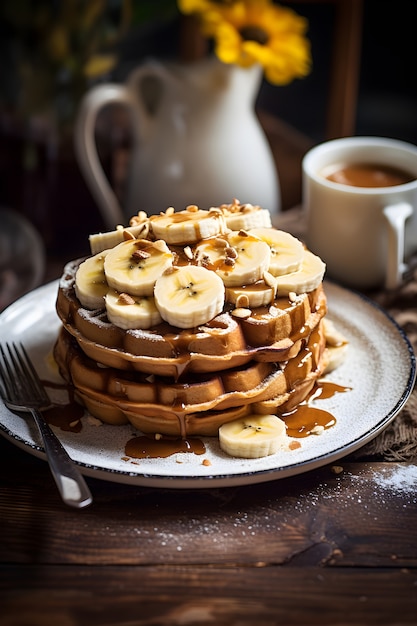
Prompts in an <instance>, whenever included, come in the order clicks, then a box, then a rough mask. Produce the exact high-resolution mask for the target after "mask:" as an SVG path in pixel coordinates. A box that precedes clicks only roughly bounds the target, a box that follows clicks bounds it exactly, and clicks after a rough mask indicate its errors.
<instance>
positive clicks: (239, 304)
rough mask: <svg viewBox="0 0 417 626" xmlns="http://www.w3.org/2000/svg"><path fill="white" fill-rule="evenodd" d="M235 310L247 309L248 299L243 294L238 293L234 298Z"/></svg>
mask: <svg viewBox="0 0 417 626" xmlns="http://www.w3.org/2000/svg"><path fill="white" fill-rule="evenodd" d="M236 308H238V309H239V308H243V309H247V308H249V297H248V296H247V295H246V294H245V293H240V294H239V295H238V297H237V298H236Z"/></svg>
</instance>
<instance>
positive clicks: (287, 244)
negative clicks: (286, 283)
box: [250, 228, 304, 276]
mask: <svg viewBox="0 0 417 626" xmlns="http://www.w3.org/2000/svg"><path fill="white" fill-rule="evenodd" d="M250 234H251V235H255V237H259V239H262V241H265V242H266V243H267V244H268V246H269V247H270V248H271V262H270V264H269V268H268V271H269V272H270V273H271V274H272V275H273V276H282V275H283V274H289V273H290V272H296V271H297V270H298V269H300V266H301V263H302V260H303V256H304V245H303V244H302V243H301V241H300V240H299V239H296V237H293V235H291V234H290V233H287V232H285V231H283V230H275V228H252V229H251V230H250Z"/></svg>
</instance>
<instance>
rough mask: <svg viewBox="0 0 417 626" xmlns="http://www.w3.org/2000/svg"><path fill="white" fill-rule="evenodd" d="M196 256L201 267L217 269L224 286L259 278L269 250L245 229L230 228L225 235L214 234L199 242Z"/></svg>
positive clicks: (265, 268)
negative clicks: (234, 229) (208, 238)
mask: <svg viewBox="0 0 417 626" xmlns="http://www.w3.org/2000/svg"><path fill="white" fill-rule="evenodd" d="M195 258H196V259H197V262H198V263H200V264H201V265H202V266H203V267H206V268H207V269H210V270H212V271H214V272H216V273H217V274H218V275H219V276H220V277H221V278H222V280H223V282H224V284H225V285H226V286H227V287H233V286H239V287H240V286H242V285H250V284H252V283H255V282H256V281H258V280H260V279H261V278H262V276H263V274H264V272H265V271H266V270H267V269H268V266H269V262H270V258H271V251H270V248H269V246H268V244H267V243H265V242H264V241H261V240H260V239H259V238H258V237H254V236H253V235H249V234H248V233H247V232H246V231H238V232H234V231H233V232H231V233H229V234H227V235H225V236H224V238H217V237H215V238H214V239H211V240H209V241H203V242H202V243H200V244H198V245H197V246H196V251H195Z"/></svg>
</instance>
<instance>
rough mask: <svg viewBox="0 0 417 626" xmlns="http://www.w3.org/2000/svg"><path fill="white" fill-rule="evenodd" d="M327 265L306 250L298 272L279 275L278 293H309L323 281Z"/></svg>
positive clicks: (280, 294)
mask: <svg viewBox="0 0 417 626" xmlns="http://www.w3.org/2000/svg"><path fill="white" fill-rule="evenodd" d="M325 271H326V265H325V264H324V263H323V261H322V260H321V258H320V257H318V256H316V255H315V254H313V253H312V252H310V250H304V255H303V260H302V262H301V266H300V268H299V269H298V270H297V271H296V272H290V273H289V274H284V275H283V276H277V277H276V281H277V286H278V295H279V296H283V295H288V294H289V293H291V292H294V293H296V294H300V293H307V292H309V291H314V289H317V287H319V286H320V285H321V283H322V281H323V277H324V273H325Z"/></svg>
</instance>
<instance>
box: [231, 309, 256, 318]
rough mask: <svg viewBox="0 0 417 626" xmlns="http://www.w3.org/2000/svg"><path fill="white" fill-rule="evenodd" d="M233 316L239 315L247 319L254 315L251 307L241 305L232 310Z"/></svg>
mask: <svg viewBox="0 0 417 626" xmlns="http://www.w3.org/2000/svg"><path fill="white" fill-rule="evenodd" d="M232 315H233V317H239V318H241V319H247V318H248V317H250V316H251V315H252V311H251V310H250V309H244V308H242V307H239V308H237V309H233V311H232Z"/></svg>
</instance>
